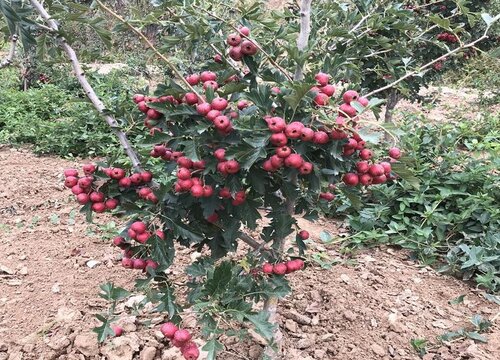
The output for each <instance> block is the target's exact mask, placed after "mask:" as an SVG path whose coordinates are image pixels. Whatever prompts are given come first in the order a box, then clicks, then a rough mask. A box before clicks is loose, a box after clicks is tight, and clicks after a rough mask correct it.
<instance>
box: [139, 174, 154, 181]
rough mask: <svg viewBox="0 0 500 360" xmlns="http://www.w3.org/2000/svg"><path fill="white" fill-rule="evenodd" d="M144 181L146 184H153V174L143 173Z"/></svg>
mask: <svg viewBox="0 0 500 360" xmlns="http://www.w3.org/2000/svg"><path fill="white" fill-rule="evenodd" d="M140 175H141V178H142V181H143V182H145V183H148V182H151V180H153V174H152V173H150V172H149V171H143V172H141V173H140Z"/></svg>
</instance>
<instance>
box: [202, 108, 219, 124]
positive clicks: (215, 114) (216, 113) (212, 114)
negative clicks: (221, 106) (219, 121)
mask: <svg viewBox="0 0 500 360" xmlns="http://www.w3.org/2000/svg"><path fill="white" fill-rule="evenodd" d="M221 115H222V113H221V112H220V111H219V110H210V111H209V112H208V113H207V115H206V116H205V117H206V118H207V119H208V120H210V121H211V122H214V121H215V119H216V118H217V117H219V116H221Z"/></svg>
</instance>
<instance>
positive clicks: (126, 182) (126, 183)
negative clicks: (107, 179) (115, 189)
mask: <svg viewBox="0 0 500 360" xmlns="http://www.w3.org/2000/svg"><path fill="white" fill-rule="evenodd" d="M118 185H119V186H120V187H123V188H128V187H130V186H131V185H132V181H131V180H130V178H128V177H124V178H122V179H120V180H119V181H118Z"/></svg>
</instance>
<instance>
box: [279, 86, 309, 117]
mask: <svg viewBox="0 0 500 360" xmlns="http://www.w3.org/2000/svg"><path fill="white" fill-rule="evenodd" d="M311 87H312V85H311V84H307V83H303V82H300V83H292V84H291V88H292V92H291V94H289V95H285V96H283V99H285V101H286V102H287V104H288V106H290V107H291V108H292V110H293V111H296V110H297V107H298V106H299V104H300V102H301V101H302V99H304V97H305V96H306V95H307V93H308V92H309V91H310V90H311Z"/></svg>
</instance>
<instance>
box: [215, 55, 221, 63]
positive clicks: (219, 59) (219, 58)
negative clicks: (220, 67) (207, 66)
mask: <svg viewBox="0 0 500 360" xmlns="http://www.w3.org/2000/svg"><path fill="white" fill-rule="evenodd" d="M214 61H215V62H216V63H218V64H222V63H223V60H222V56H220V55H219V54H215V55H214Z"/></svg>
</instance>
